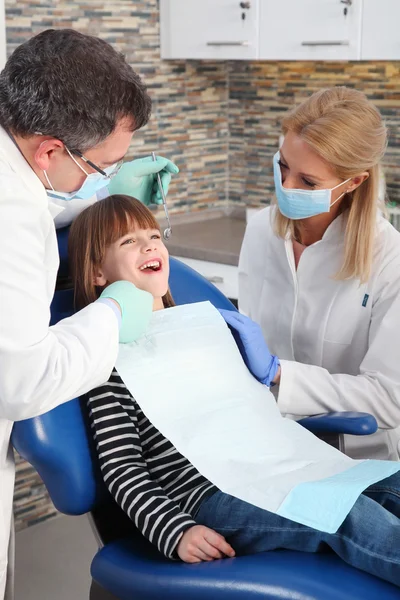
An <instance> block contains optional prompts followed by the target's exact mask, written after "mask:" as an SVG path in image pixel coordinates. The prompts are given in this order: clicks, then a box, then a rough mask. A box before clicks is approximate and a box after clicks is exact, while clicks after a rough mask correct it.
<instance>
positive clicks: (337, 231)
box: [239, 208, 400, 460]
mask: <svg viewBox="0 0 400 600" xmlns="http://www.w3.org/2000/svg"><path fill="white" fill-rule="evenodd" d="M274 210H276V209H275V208H266V209H264V210H262V211H260V212H259V213H256V215H255V216H254V217H253V218H252V220H251V221H250V223H249V224H248V226H247V230H246V235H245V239H244V242H243V246H242V250H241V256H240V263H239V308H240V310H241V312H243V313H244V314H246V315H248V316H249V317H251V318H252V319H253V320H254V321H256V322H257V323H259V324H260V326H261V327H262V330H263V333H264V337H265V340H266V342H267V344H268V346H269V349H270V350H271V352H272V353H273V354H276V355H277V356H278V357H279V358H280V361H281V366H282V375H281V383H280V385H279V386H277V387H276V388H275V390H274V388H273V391H275V394H276V396H277V401H278V405H279V407H280V409H281V412H282V413H283V414H284V415H286V416H288V417H291V418H295V419H299V418H301V417H304V416H308V415H314V414H319V413H326V412H331V411H359V412H367V413H371V414H372V415H374V416H375V418H376V419H377V421H378V426H379V430H378V431H377V433H376V434H374V435H372V436H345V450H346V453H347V454H349V455H350V456H352V457H353V458H368V457H369V458H382V459H383V458H385V459H388V458H389V459H393V460H398V459H399V454H400V441H399V440H400V233H399V232H397V231H396V230H395V229H394V227H392V225H391V224H390V223H389V222H388V221H386V220H385V219H384V218H383V217H382V216H380V215H379V216H378V218H377V234H376V247H375V253H374V261H373V270H372V274H371V277H370V279H369V281H368V283H366V284H363V285H360V284H359V282H358V281H354V280H353V281H350V280H349V281H337V280H335V279H334V278H333V276H334V275H335V273H337V272H338V271H339V268H340V266H341V263H342V259H343V249H344V224H345V223H344V216H343V215H342V216H339V217H338V218H337V219H336V220H335V221H334V222H333V223H332V224H331V225H330V227H329V228H328V230H327V231H326V232H325V235H324V237H323V239H322V240H321V241H320V242H317V243H316V244H313V245H312V246H310V247H308V248H306V249H305V250H304V252H303V254H302V255H301V258H300V262H299V265H298V268H297V271H296V269H295V263H294V255H293V244H292V242H291V241H290V240H283V239H281V238H279V237H277V236H276V235H275V234H274V231H273V214H274ZM367 296H368V298H367ZM363 304H366V305H365V306H364V305H363Z"/></svg>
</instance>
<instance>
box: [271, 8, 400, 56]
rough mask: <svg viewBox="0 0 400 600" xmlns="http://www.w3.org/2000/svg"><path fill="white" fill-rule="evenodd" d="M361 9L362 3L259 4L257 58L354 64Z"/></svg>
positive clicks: (358, 47)
mask: <svg viewBox="0 0 400 600" xmlns="http://www.w3.org/2000/svg"><path fill="white" fill-rule="evenodd" d="M372 1H374V0H372ZM380 1H381V0H376V2H377V3H379V2H380ZM394 1H396V0H394ZM361 8H362V0H344V1H342V0H260V58H261V59H266V60H357V59H359V57H360V43H361Z"/></svg>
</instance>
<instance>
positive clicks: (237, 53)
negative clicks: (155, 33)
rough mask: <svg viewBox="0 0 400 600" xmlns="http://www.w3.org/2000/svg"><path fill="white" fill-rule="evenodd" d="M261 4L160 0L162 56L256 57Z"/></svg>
mask: <svg viewBox="0 0 400 600" xmlns="http://www.w3.org/2000/svg"><path fill="white" fill-rule="evenodd" d="M261 1H263V0H261ZM258 4H259V0H250V1H243V2H242V1H241V0H160V18H161V58H174V59H179V58H183V59H184V58H197V59H200V58H203V59H204V58H205V59H207V58H209V59H254V58H257V57H258V29H259V19H258Z"/></svg>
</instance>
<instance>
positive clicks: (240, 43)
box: [207, 42, 250, 46]
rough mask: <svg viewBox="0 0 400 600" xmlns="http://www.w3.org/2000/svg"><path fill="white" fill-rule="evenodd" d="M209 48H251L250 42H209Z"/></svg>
mask: <svg viewBox="0 0 400 600" xmlns="http://www.w3.org/2000/svg"><path fill="white" fill-rule="evenodd" d="M207 46H250V42H207Z"/></svg>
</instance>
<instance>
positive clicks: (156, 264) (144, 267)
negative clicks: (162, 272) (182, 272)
mask: <svg viewBox="0 0 400 600" xmlns="http://www.w3.org/2000/svg"><path fill="white" fill-rule="evenodd" d="M151 267H155V268H159V267H160V263H159V262H158V261H154V262H149V263H146V264H145V265H143V266H142V267H140V271H144V270H145V269H149V268H151Z"/></svg>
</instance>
